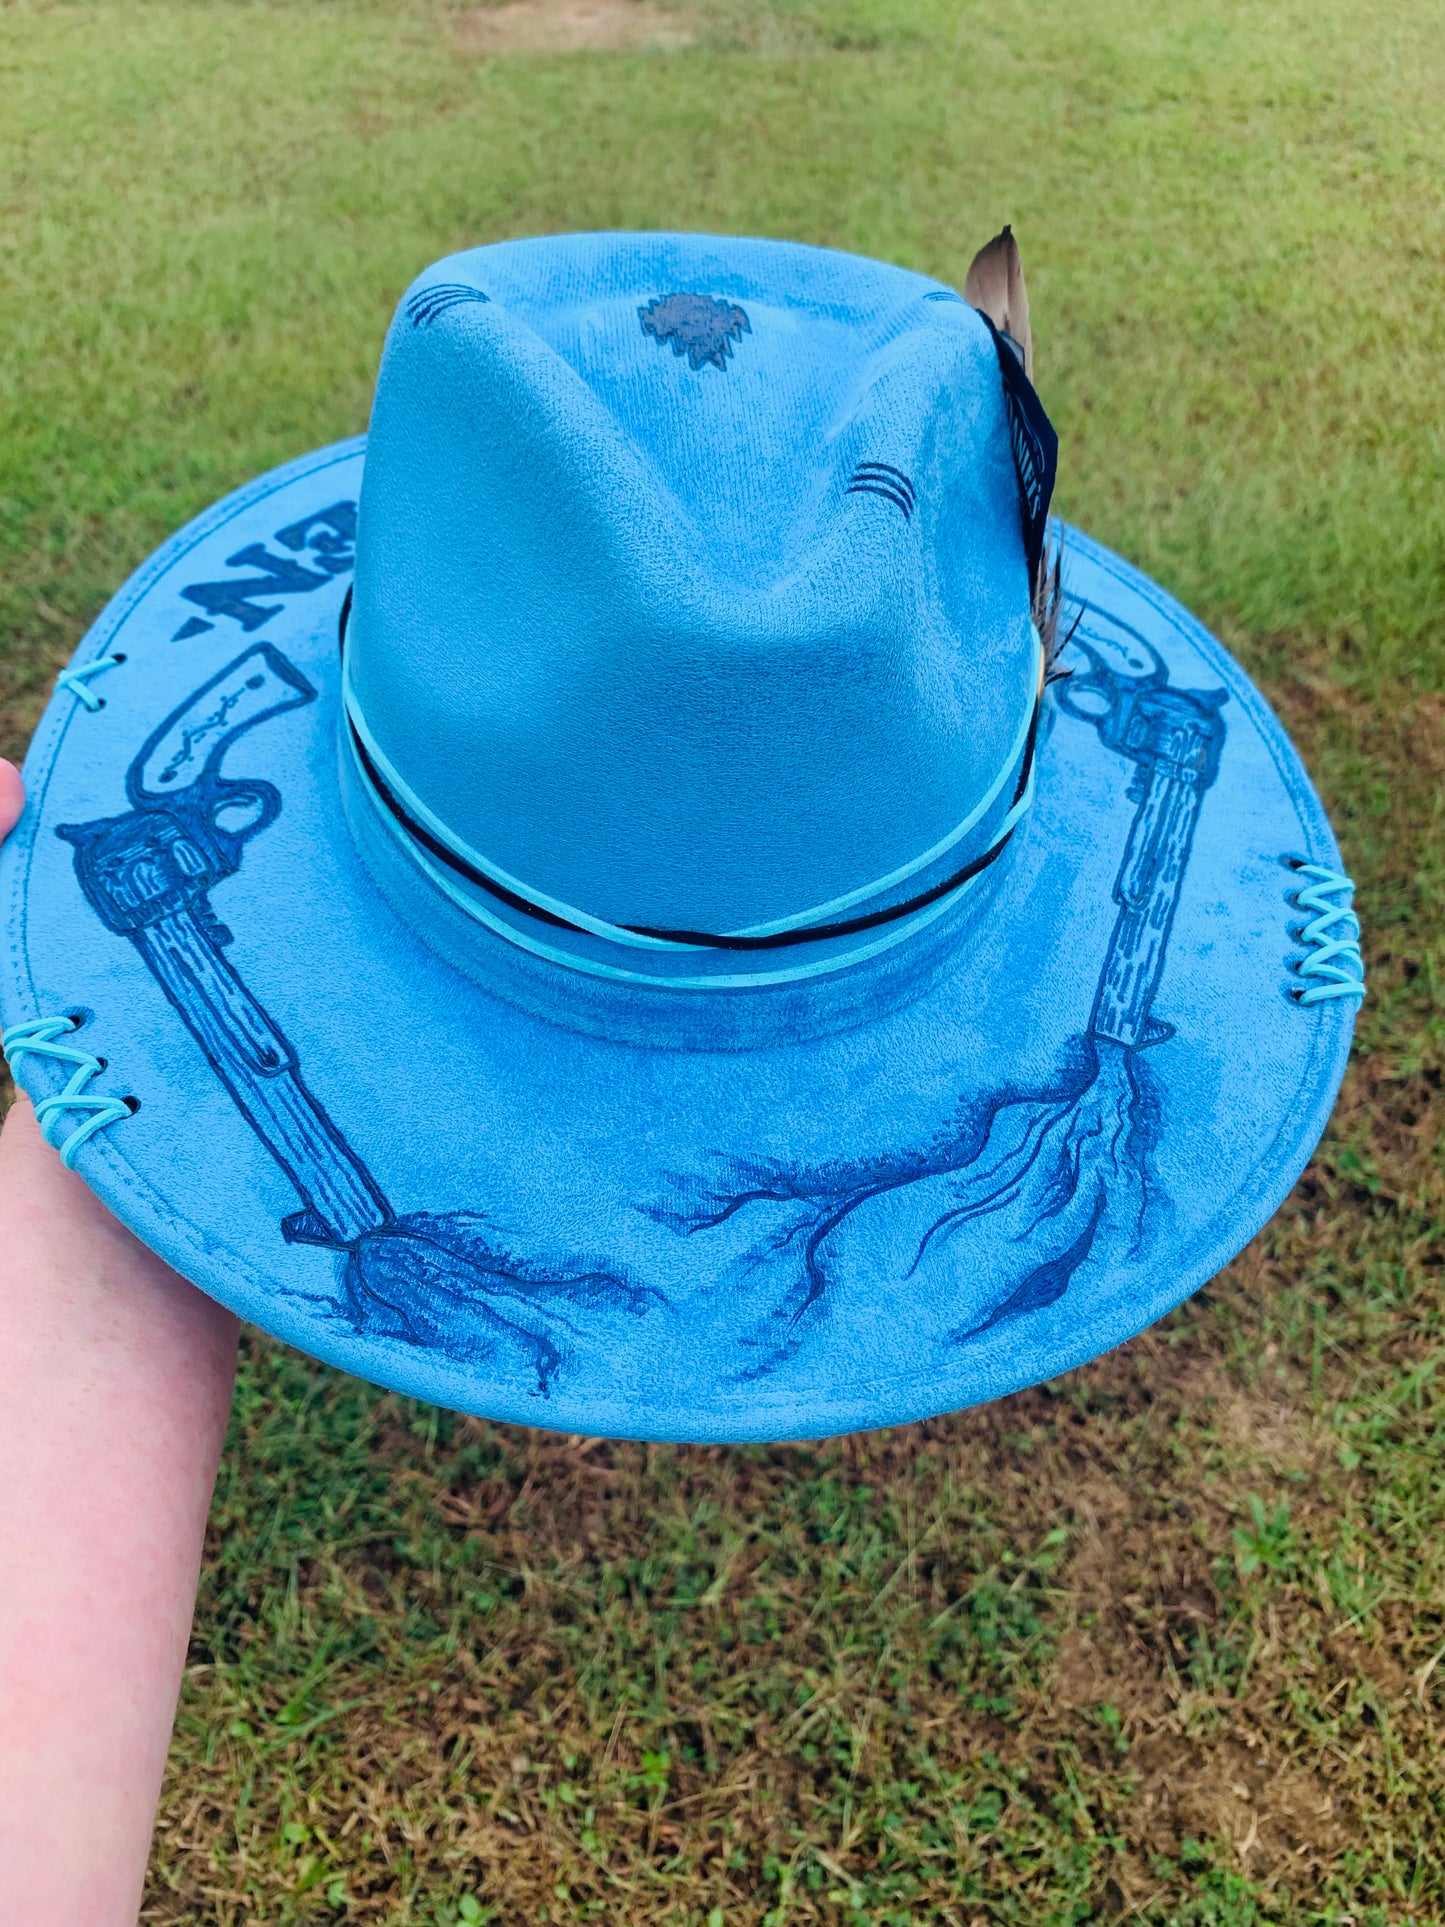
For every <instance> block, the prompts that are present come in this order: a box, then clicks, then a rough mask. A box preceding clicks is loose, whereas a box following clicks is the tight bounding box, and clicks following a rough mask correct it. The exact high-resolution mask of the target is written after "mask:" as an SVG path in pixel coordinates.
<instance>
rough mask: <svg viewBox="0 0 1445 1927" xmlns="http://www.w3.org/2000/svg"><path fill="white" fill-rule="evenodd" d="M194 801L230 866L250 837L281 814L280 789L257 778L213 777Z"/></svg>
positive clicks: (267, 826) (234, 863) (234, 864)
mask: <svg viewBox="0 0 1445 1927" xmlns="http://www.w3.org/2000/svg"><path fill="white" fill-rule="evenodd" d="M196 801H197V807H198V809H199V812H200V814H201V817H202V819H203V820H204V822H205V826H206V829H207V831H208V832H209V834H210V835H211V837H212V838H213V839H214V841H215V843H216V846H217V848H218V849H220V850H221V851H223V852H224V854H225V857H226V859H227V862H228V864H229V865H230V867H231V868H233V869H234V868H235V867H236V865H237V864H238V863H239V861H240V856H241V851H242V850H243V849H244V847H245V846H246V844H247V843H249V842H250V840H251V838H252V837H253V836H259V835H260V834H261V832H262V831H263V830H265V829H269V828H270V826H271V825H272V824H273V823H274V822H275V821H276V818H277V817H278V816H279V815H280V813H281V793H280V791H279V790H278V789H277V788H276V785H275V784H274V783H267V782H265V781H264V780H263V779H262V778H260V777H235V778H232V777H226V776H221V777H214V778H212V779H211V781H210V782H209V783H207V785H206V794H205V795H204V796H202V797H198V798H197V799H196Z"/></svg>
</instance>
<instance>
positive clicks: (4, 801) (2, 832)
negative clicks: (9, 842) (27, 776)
mask: <svg viewBox="0 0 1445 1927" xmlns="http://www.w3.org/2000/svg"><path fill="white" fill-rule="evenodd" d="M24 807H25V785H24V784H23V783H22V782H21V780H20V772H19V770H18V769H16V767H15V765H14V764H13V763H7V762H6V760H5V758H4V757H3V756H0V843H3V842H4V841H5V839H6V837H7V836H9V834H10V832H11V831H12V830H13V829H14V828H15V825H16V824H17V823H18V822H19V821H20V812H21V811H22V810H23V809H24Z"/></svg>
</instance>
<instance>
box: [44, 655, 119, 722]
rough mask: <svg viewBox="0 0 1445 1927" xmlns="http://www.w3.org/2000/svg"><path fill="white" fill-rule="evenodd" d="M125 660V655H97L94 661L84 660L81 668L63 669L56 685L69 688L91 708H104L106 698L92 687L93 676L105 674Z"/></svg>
mask: <svg viewBox="0 0 1445 1927" xmlns="http://www.w3.org/2000/svg"><path fill="white" fill-rule="evenodd" d="M124 661H125V657H124V656H97V657H96V659H95V661H94V662H83V663H82V664H81V665H80V667H79V669H62V670H61V672H60V674H59V675H58V676H57V677H56V678H55V687H56V689H57V690H61V689H68V690H69V692H70V694H71V695H72V696H78V697H79V698H80V700H81V702H83V703H84V704H85V706H86V708H87V709H89V710H92V711H94V710H97V709H104V707H105V698H104V696H97V695H96V693H95V691H94V690H93V689H92V688H91V687H90V681H91V678H92V677H94V676H100V675H103V674H104V673H105V671H106V670H107V669H115V668H117V667H118V666H119V665H120V664H121V663H123V662H124Z"/></svg>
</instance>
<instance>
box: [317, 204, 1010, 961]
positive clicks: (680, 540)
mask: <svg viewBox="0 0 1445 1927" xmlns="http://www.w3.org/2000/svg"><path fill="white" fill-rule="evenodd" d="M1000 339H1001V338H1000V337H998V336H997V335H995V334H994V333H993V331H992V330H991V328H990V326H989V324H988V323H987V322H986V321H985V320H984V319H983V318H982V317H981V316H980V315H979V314H977V313H975V312H974V311H973V309H971V308H970V307H969V306H967V305H966V304H965V303H964V302H963V301H962V300H960V298H959V297H958V296H957V295H956V294H954V293H953V292H952V291H951V290H949V289H946V288H944V287H942V286H941V285H940V284H938V283H937V282H934V281H930V280H928V279H926V278H924V277H923V276H920V275H916V274H911V273H908V272H906V271H904V270H902V269H899V268H893V267H888V266H885V265H882V264H880V263H877V262H873V261H866V260H861V259H857V258H854V257H852V256H848V255H842V254H835V253H830V252H826V251H823V250H820V249H815V248H807V247H800V246H795V245H791V244H783V243H778V242H771V241H737V240H728V241H726V242H722V241H714V240H712V239H710V238H709V237H706V236H696V235H667V234H647V235H594V236H569V237H566V238H565V239H545V240H533V241H520V242H508V243H503V244H501V245H498V246H493V247H485V248H478V249H475V250H472V251H470V252H468V253H465V254H459V255H455V256H453V257H451V258H450V259H449V260H445V261H442V262H439V263H437V264H436V266H434V267H433V268H431V269H429V270H428V271H427V272H426V273H425V274H424V275H423V276H422V277H421V279H420V280H419V281H418V282H417V283H416V284H415V286H414V287H413V288H412V290H411V291H410V292H409V294H408V295H407V296H406V298H405V299H404V301H403V302H402V304H401V306H400V307H399V309H398V311H397V315H396V318H395V320H394V322H393V325H392V328H391V332H390V335H389V337H388V340H387V344H386V350H385V354H384V356H383V360H382V366H381V373H380V378H379V383H378V388H377V395H376V405H375V411H374V415H373V420H372V427H371V434H370V439H369V443H368V453H367V460H366V471H365V480H364V484H363V489H362V497H361V508H360V527H359V534H358V544H357V571H356V585H355V600H354V607H353V610H352V614H351V618H350V626H349V633H348V643H347V653H348V661H347V691H348V695H347V701H348V708H349V714H350V718H351V726H352V730H353V733H354V737H355V740H356V744H357V746H358V748H359V750H360V752H361V754H362V755H363V758H364V760H365V762H366V765H367V770H368V775H369V778H370V779H371V780H372V782H373V784H374V787H375V789H376V793H377V794H378V795H379V796H380V797H381V799H382V801H383V803H384V804H386V805H388V806H391V807H394V808H395V809H396V810H397V812H398V814H400V815H401V816H402V817H403V819H404V821H405V822H406V824H407V826H408V833H419V834H421V836H422V838H423V843H424V845H425V846H426V849H427V850H428V851H429V852H430V855H429V857H428V860H429V861H432V862H435V861H436V860H437V858H438V857H442V858H448V857H449V858H451V859H454V860H453V861H451V862H450V867H449V869H448V871H447V874H448V876H449V877H450V878H451V879H452V880H453V881H455V879H456V876H457V873H458V870H459V869H461V870H463V871H466V870H470V871H471V872H472V873H473V880H475V878H476V876H477V875H480V876H481V877H482V878H483V879H486V880H490V881H492V882H493V883H495V884H496V885H497V886H498V888H499V889H500V891H501V893H502V894H503V896H506V895H508V894H511V895H514V896H516V897H517V898H518V899H519V900H520V901H521V902H522V903H524V905H526V906H527V907H529V908H530V909H531V910H532V911H534V912H535V911H536V910H537V909H538V908H539V907H540V909H541V911H542V914H543V916H544V917H545V918H547V919H550V920H552V921H553V927H554V928H556V927H557V920H556V914H555V913H557V912H558V911H559V909H560V910H564V911H566V912H567V914H566V915H564V916H562V917H561V919H560V921H561V922H562V923H564V924H565V923H567V922H568V921H569V918H570V916H571V913H572V912H573V911H574V910H575V911H578V912H580V913H582V922H583V925H584V927H586V928H589V929H590V928H591V922H590V920H592V919H595V920H597V922H598V924H599V927H608V928H611V927H615V926H626V927H630V928H634V929H654V928H656V929H661V930H664V931H675V930H691V931H699V932H703V933H708V932H730V931H738V930H742V929H757V928H760V927H762V928H766V927H767V926H769V925H770V924H771V923H779V922H781V923H787V922H788V921H790V920H792V921H794V922H796V921H799V920H802V921H806V919H807V918H808V917H810V916H812V915H814V914H815V913H816V912H820V911H821V912H822V913H824V914H829V913H832V912H834V911H836V909H837V907H838V906H839V905H842V906H843V907H844V909H845V910H847V909H849V908H856V907H857V906H859V905H862V906H864V908H865V909H866V908H869V907H873V906H875V905H876V904H877V903H880V902H881V903H882V904H883V905H884V906H885V908H886V906H887V905H889V904H890V903H891V904H895V905H896V904H898V903H900V902H903V901H907V900H911V896H912V895H916V894H917V893H918V892H919V891H920V890H924V889H926V888H927V886H929V885H930V884H932V883H935V882H936V881H937V879H938V878H939V877H941V876H943V875H945V873H947V872H948V871H949V870H950V868H956V867H957V866H958V864H959V863H960V862H961V861H963V860H964V859H966V858H967V857H968V856H969V854H970V853H971V852H972V851H974V850H976V849H978V848H981V847H983V846H984V845H986V844H987V842H988V840H989V838H990V836H991V835H992V834H993V833H994V832H995V831H996V829H997V826H998V823H999V822H1000V821H1001V820H1002V818H1003V816H1004V815H1005V813H1006V812H1007V810H1008V809H1009V807H1010V805H1011V803H1012V802H1013V801H1014V800H1015V791H1016V788H1017V784H1016V782H1015V780H1014V778H1015V773H1016V771H1017V769H1018V768H1019V767H1020V766H1021V763H1022V759H1023V757H1024V754H1025V742H1026V739H1027V736H1028V722H1029V717H1030V714H1031V711H1032V710H1033V709H1034V707H1035V705H1036V700H1037V691H1038V685H1039V674H1040V665H1039V655H1038V643H1037V638H1036V635H1035V632H1034V630H1033V625H1032V622H1031V595H1030V566H1029V561H1030V559H1029V556H1028V554H1027V547H1028V538H1027V528H1026V526H1025V525H1024V524H1022V523H1021V515H1020V472H1019V469H1018V466H1017V464H1016V458H1015V452H1014V439H1013V437H1012V436H1011V422H1010V417H1009V412H1008V408H1007V406H1006V392H1005V375H1006V373H1007V369H1006V367H1002V366H1001V364H1002V363H1004V362H1005V361H1006V359H1007V352H1008V351H1007V349H1004V348H1001V347H1000ZM1012 426H1013V427H1014V428H1015V429H1016V427H1017V424H1016V423H1015V424H1012ZM1025 506H1026V507H1027V503H1026V504H1025ZM1044 506H1045V507H1046V503H1045V504H1044ZM1034 507H1035V509H1036V510H1037V509H1038V504H1037V503H1035V504H1034ZM1026 519H1027V518H1025V521H1026ZM1041 522H1042V514H1041V512H1038V513H1036V514H1035V516H1034V520H1033V526H1034V527H1035V528H1038V527H1041ZM960 826H963V830H962V833H960Z"/></svg>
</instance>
